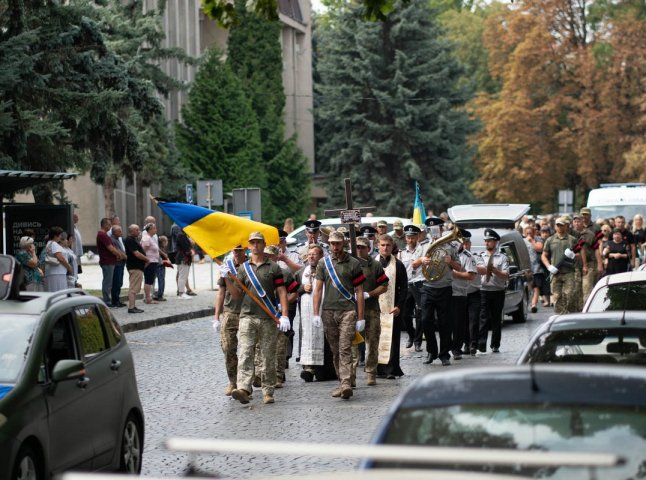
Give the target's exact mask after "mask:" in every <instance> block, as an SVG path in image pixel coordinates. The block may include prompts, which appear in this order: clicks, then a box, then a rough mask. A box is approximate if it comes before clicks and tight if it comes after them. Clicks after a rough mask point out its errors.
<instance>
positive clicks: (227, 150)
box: [176, 49, 267, 190]
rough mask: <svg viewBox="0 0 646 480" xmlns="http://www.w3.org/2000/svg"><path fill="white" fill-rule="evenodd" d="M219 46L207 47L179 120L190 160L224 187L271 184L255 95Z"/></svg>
mask: <svg viewBox="0 0 646 480" xmlns="http://www.w3.org/2000/svg"><path fill="white" fill-rule="evenodd" d="M221 55H222V54H221V53H220V52H219V51H218V50H217V49H210V50H208V51H207V53H206V55H205V58H204V61H203V63H202V64H201V65H200V67H199V69H198V72H197V75H196V78H195V81H194V82H193V85H192V87H191V89H190V91H189V95H188V102H187V103H186V105H184V107H183V108H182V122H181V123H179V124H177V127H176V131H177V147H178V149H179V152H180V158H181V160H182V162H184V164H185V165H187V166H189V167H190V168H191V169H192V170H193V171H195V172H197V173H198V174H199V175H200V176H201V177H203V178H217V179H222V184H223V188H224V189H225V190H231V189H233V188H239V187H259V188H263V189H264V188H265V187H266V184H267V183H266V174H265V168H264V165H263V163H262V144H261V142H260V133H259V129H258V122H257V120H256V116H255V114H254V112H253V109H252V108H251V101H250V99H249V97H248V96H247V95H246V94H245V92H244V89H243V88H242V85H241V84H240V80H239V79H238V78H237V77H236V76H235V74H234V73H233V72H232V71H231V68H230V66H229V65H228V64H227V63H225V62H223V61H222V60H221Z"/></svg>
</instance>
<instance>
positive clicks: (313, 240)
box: [297, 220, 328, 264]
mask: <svg viewBox="0 0 646 480" xmlns="http://www.w3.org/2000/svg"><path fill="white" fill-rule="evenodd" d="M303 225H305V235H306V236H307V242H306V243H301V244H300V245H298V247H297V248H298V256H299V258H300V259H301V263H303V264H304V263H305V262H306V261H307V254H308V252H309V248H310V245H312V244H317V245H320V246H321V248H322V249H323V252H324V253H325V255H327V254H328V246H327V245H326V244H324V243H322V242H321V241H320V239H319V236H320V234H321V222H319V221H318V220H308V221H306V222H305V223H303Z"/></svg>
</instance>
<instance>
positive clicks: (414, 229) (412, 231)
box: [404, 225, 422, 235]
mask: <svg viewBox="0 0 646 480" xmlns="http://www.w3.org/2000/svg"><path fill="white" fill-rule="evenodd" d="M421 232H422V230H420V228H419V227H418V226H417V225H406V226H405V227H404V233H405V234H406V235H418V234H419V233H421Z"/></svg>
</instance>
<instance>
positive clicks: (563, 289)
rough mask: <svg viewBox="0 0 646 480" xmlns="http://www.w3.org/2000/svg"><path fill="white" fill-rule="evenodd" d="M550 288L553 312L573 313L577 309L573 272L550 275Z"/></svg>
mask: <svg viewBox="0 0 646 480" xmlns="http://www.w3.org/2000/svg"><path fill="white" fill-rule="evenodd" d="M550 288H551V289H552V298H553V299H554V313H557V314H562V313H574V312H576V311H577V310H576V297H575V295H576V293H575V284H574V272H569V273H557V274H554V275H552V280H551V282H550Z"/></svg>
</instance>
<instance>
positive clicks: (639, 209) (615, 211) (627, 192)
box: [587, 183, 646, 222]
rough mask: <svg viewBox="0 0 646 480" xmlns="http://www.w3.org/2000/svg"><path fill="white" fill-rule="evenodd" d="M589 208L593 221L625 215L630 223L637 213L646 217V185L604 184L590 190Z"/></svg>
mask: <svg viewBox="0 0 646 480" xmlns="http://www.w3.org/2000/svg"><path fill="white" fill-rule="evenodd" d="M587 207H588V208H589V209H590V210H591V211H592V220H596V219H597V218H610V217H616V216H617V215H623V216H624V217H625V218H626V221H627V222H630V221H631V220H632V219H633V217H634V216H635V214H637V213H640V214H642V215H644V216H646V184H644V183H602V184H601V185H600V188H595V189H594V190H590V194H589V195H588V205H587Z"/></svg>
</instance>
